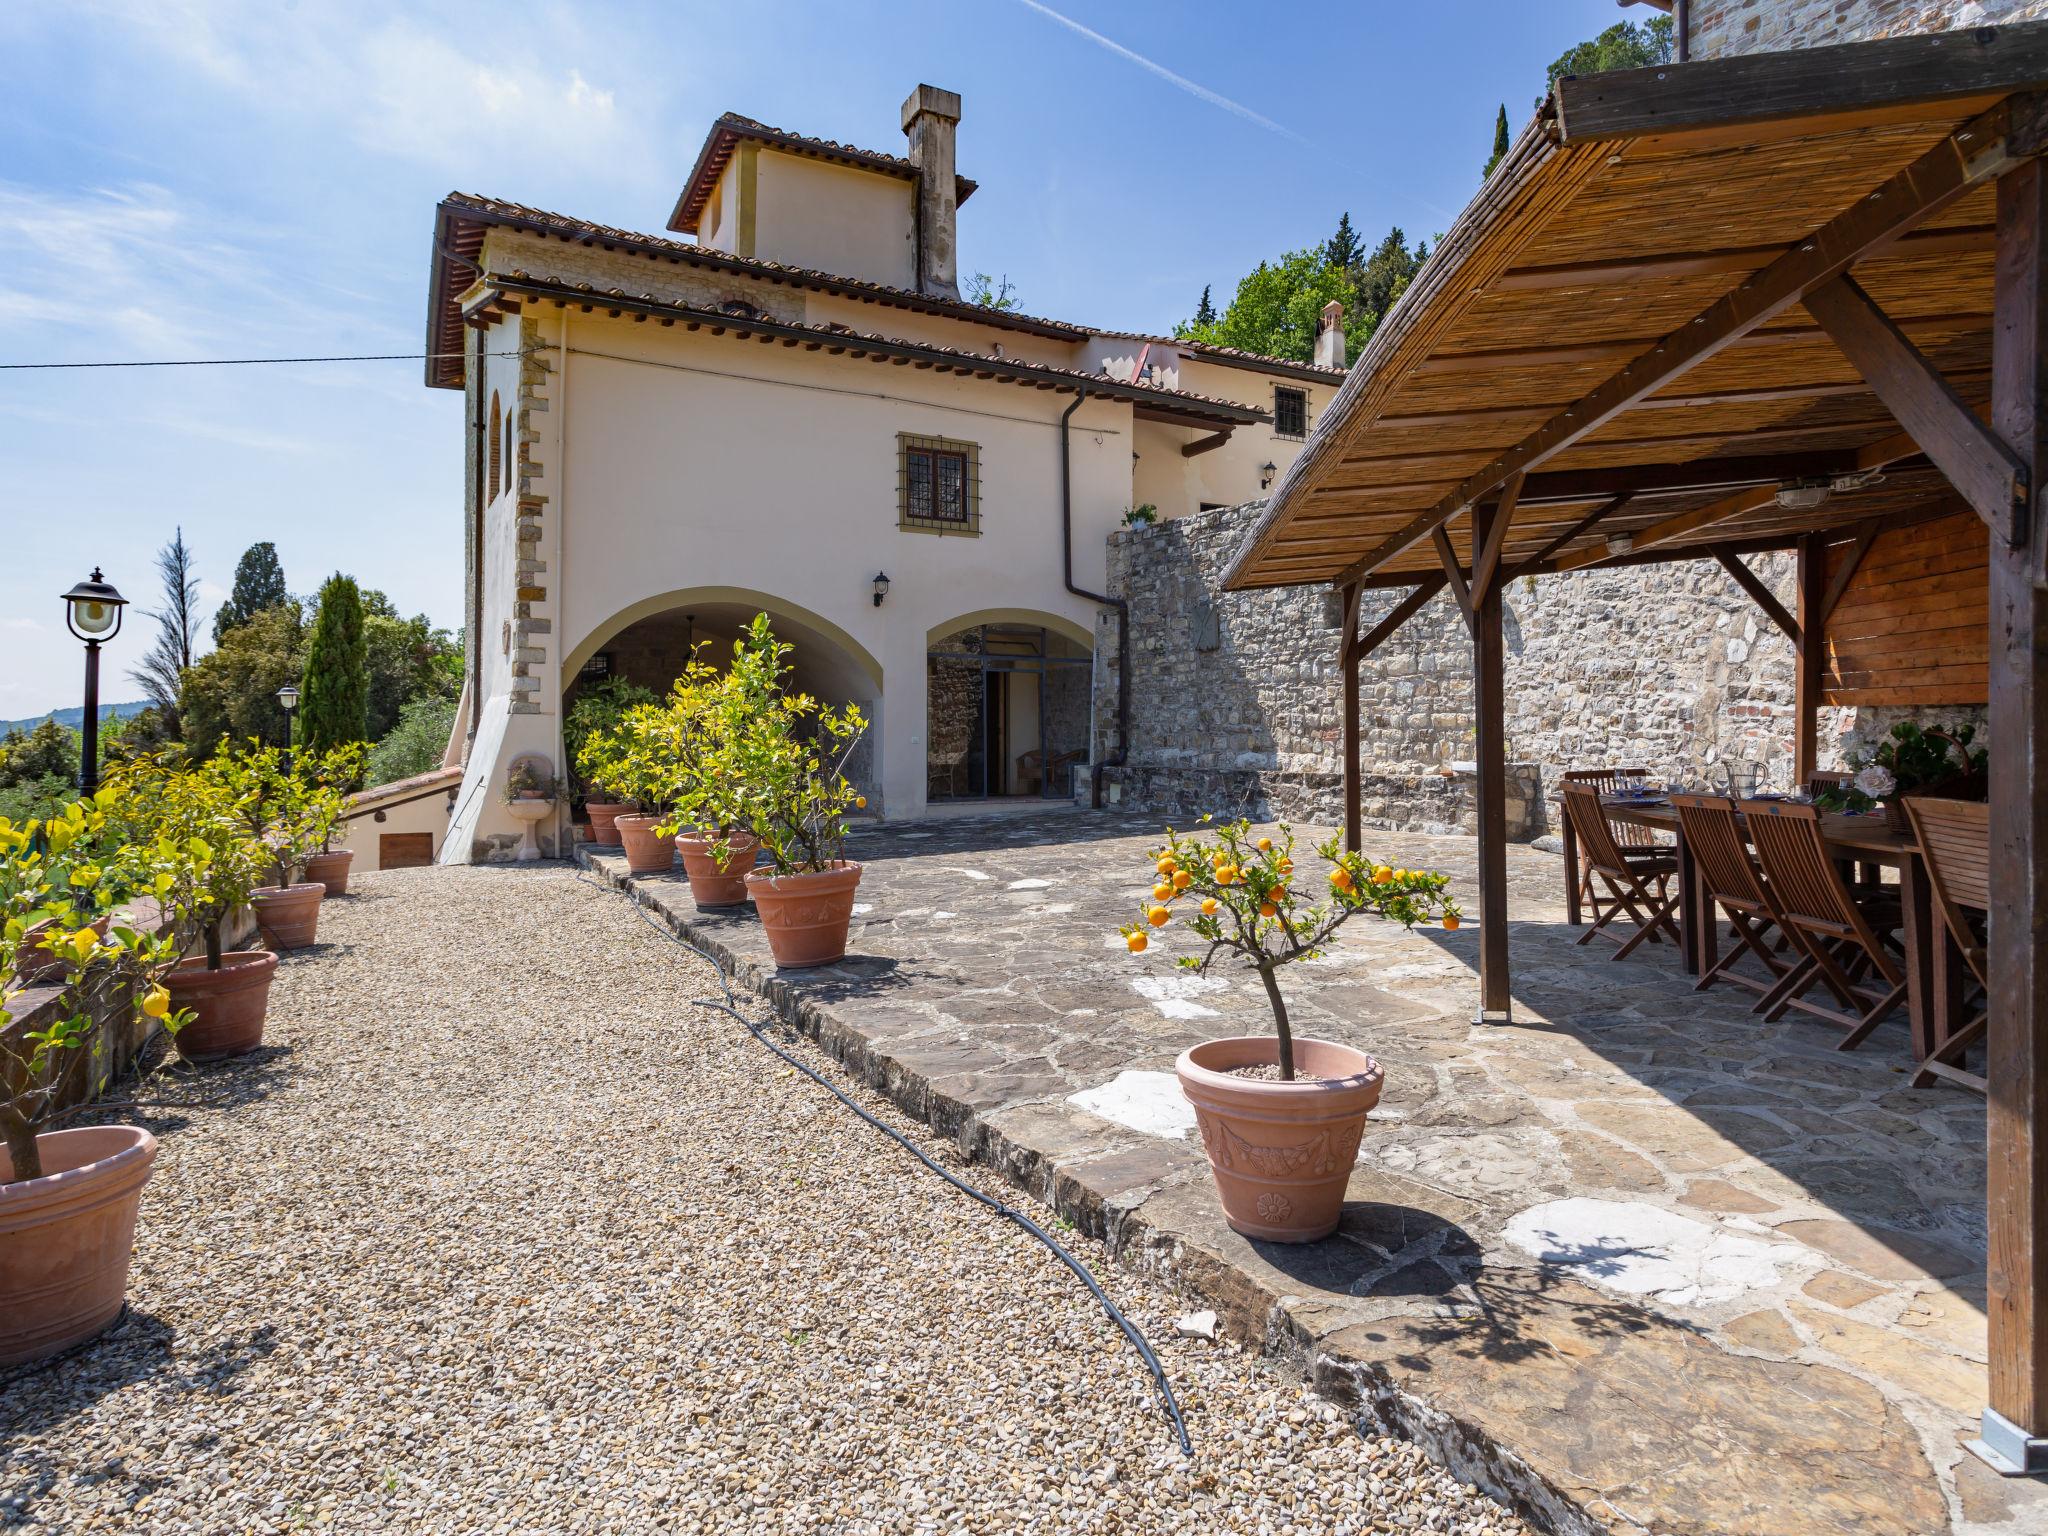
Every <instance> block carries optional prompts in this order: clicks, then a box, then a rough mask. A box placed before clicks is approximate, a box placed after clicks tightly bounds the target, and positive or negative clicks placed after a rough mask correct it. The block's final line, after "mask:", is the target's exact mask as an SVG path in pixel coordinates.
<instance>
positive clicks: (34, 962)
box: [14, 912, 113, 983]
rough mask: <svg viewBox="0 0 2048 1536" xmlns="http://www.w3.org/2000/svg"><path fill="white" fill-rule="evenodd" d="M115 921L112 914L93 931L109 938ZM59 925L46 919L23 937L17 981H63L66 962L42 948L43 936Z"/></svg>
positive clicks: (15, 964)
mask: <svg viewBox="0 0 2048 1536" xmlns="http://www.w3.org/2000/svg"><path fill="white" fill-rule="evenodd" d="M112 920H113V914H112V913H111V912H110V913H108V914H107V915H106V916H105V917H102V918H100V919H98V920H97V921H96V922H94V923H93V925H92V931H93V932H94V933H96V934H98V935H99V936H100V937H101V938H103V939H104V938H105V937H106V936H107V924H108V923H109V922H111V921H112ZM56 925H57V919H55V918H54V917H46V918H44V919H43V920H42V921H41V922H40V923H32V924H30V925H29V927H28V928H27V929H25V930H24V931H23V933H22V935H21V948H20V950H19V951H18V952H17V953H16V954H15V957H14V978H15V980H17V981H20V982H24V983H28V982H45V981H48V982H54V981H59V980H62V979H63V976H64V962H63V961H62V960H59V959H58V958H57V957H56V956H55V955H53V954H51V953H50V952H49V951H48V950H47V949H44V948H43V947H42V939H43V935H44V934H46V933H48V932H49V931H50V930H51V929H52V928H54V927H55V926H56Z"/></svg>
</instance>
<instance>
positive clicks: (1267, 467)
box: [1259, 459, 1280, 491]
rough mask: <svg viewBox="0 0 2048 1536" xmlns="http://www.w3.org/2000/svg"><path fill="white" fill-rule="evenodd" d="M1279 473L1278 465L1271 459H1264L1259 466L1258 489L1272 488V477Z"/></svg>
mask: <svg viewBox="0 0 2048 1536" xmlns="http://www.w3.org/2000/svg"><path fill="white" fill-rule="evenodd" d="M1279 473H1280V466H1279V465H1278V464H1275V463H1274V462H1273V461H1272V460H1271V459H1268V460H1266V462H1265V463H1263V464H1261V465H1260V466H1259V489H1260V490H1262V491H1270V490H1271V489H1272V488H1273V477H1274V476H1275V475H1277V474H1279Z"/></svg>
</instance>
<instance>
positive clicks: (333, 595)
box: [299, 572, 370, 752]
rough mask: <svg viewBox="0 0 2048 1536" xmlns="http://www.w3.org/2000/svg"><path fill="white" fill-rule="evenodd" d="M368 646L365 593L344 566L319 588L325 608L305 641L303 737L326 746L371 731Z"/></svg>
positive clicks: (314, 748)
mask: <svg viewBox="0 0 2048 1536" xmlns="http://www.w3.org/2000/svg"><path fill="white" fill-rule="evenodd" d="M369 714H370V669H369V652H368V646H367V643H366V642H365V640H364V636H363V595H362V593H361V591H359V590H358V589H357V587H356V583H355V578H354V577H352V576H343V575H341V574H340V573H339V572H337V573H336V574H335V575H333V576H330V577H328V578H327V581H326V583H325V585H323V586H322V587H321V588H320V611H319V613H318V614H317V615H316V616H315V617H314V619H313V636H312V639H311V640H309V641H308V642H307V645H306V675H305V678H304V680H303V681H302V682H301V683H300V685H299V742H300V745H302V746H303V747H304V748H305V749H306V750H307V751H309V752H326V751H329V750H331V749H332V748H335V747H339V746H344V745H346V744H347V743H349V742H352V741H362V740H363V739H364V738H365V737H366V736H367V735H368V734H369Z"/></svg>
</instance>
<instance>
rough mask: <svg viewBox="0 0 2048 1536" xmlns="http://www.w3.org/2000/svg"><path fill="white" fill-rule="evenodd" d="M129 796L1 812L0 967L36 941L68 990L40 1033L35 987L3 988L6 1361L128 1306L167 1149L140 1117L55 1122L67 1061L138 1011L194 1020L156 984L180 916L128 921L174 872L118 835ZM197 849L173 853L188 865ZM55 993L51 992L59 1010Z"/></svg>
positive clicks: (0, 1191)
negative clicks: (132, 906) (133, 1121)
mask: <svg viewBox="0 0 2048 1536" xmlns="http://www.w3.org/2000/svg"><path fill="white" fill-rule="evenodd" d="M121 793H122V792H121V791H120V790H119V789H118V788H115V787H112V786H109V787H108V788H105V789H102V790H100V791H99V793H98V794H96V795H94V796H93V797H92V798H91V799H89V800H80V801H77V802H75V803H74V804H72V805H70V806H67V807H66V808H65V809H63V810H62V811H60V812H59V813H57V814H56V815H54V816H52V817H50V818H48V819H47V820H45V821H29V822H26V823H23V824H20V825H17V824H15V823H13V822H10V821H8V820H6V819H5V818H0V977H6V976H8V975H10V974H13V973H15V972H16V971H17V969H18V968H19V962H20V960H21V958H22V951H23V949H24V946H30V947H32V948H33V949H34V950H36V951H38V952H39V955H40V958H41V960H42V961H43V962H44V964H43V966H42V967H41V980H42V981H43V982H44V983H45V984H47V985H50V986H54V987H55V988H57V989H58V990H57V992H56V993H55V997H56V999H57V1002H56V1005H55V1008H54V1012H53V1013H48V1014H44V1016H43V1017H44V1021H43V1022H42V1026H41V1027H40V1028H34V1027H31V1024H32V1022H33V1020H32V1018H31V1016H28V1015H24V1016H23V1017H22V1018H20V1019H19V1020H17V1019H16V1017H15V1016H14V1012H13V1010H14V1009H15V1008H17V1007H18V1006H19V1005H20V1002H21V999H22V993H21V992H18V991H16V992H11V993H10V992H8V991H7V990H6V989H5V988H4V987H0V1132H4V1139H5V1145H4V1149H0V1366H9V1365H15V1364H19V1363H20V1362H22V1361H26V1360H34V1359H39V1358H41V1357H43V1356H46V1355H51V1354H55V1353H57V1352H59V1351H61V1350H64V1349H67V1348H69V1347H70V1346H72V1345H74V1344H78V1343H82V1342H83V1341H84V1340H86V1339H89V1338H91V1337H92V1336H93V1335H94V1334H96V1333H98V1332H99V1331H100V1330H101V1329H103V1328H105V1327H106V1326H107V1325H108V1324H109V1323H110V1322H112V1321H113V1320H114V1318H115V1317H116V1316H117V1315H118V1314H119V1313H120V1310H121V1302H122V1299H123V1297H124V1296H125V1295H126V1293H127V1288H128V1257H129V1254H130V1252H131V1251H132V1250H133V1248H134V1243H135V1219H136V1213H137V1211H138V1210H139V1209H140V1207H141V1203H142V1188H143V1185H144V1184H145V1183H147V1182H148V1179H149V1174H150V1168H151V1165H152V1164H153V1163H154V1162H155V1160H156V1138H155V1137H153V1136H151V1135H150V1134H149V1132H148V1131H145V1130H143V1129H142V1128H141V1127H140V1126H133V1125H96V1126H82V1127H77V1128H74V1129H70V1130H61V1129H56V1128H55V1124H54V1122H55V1120H56V1105H57V1102H58V1096H59V1093H60V1092H61V1090H62V1088H63V1085H64V1082H65V1072H64V1070H63V1069H64V1063H65V1059H66V1058H67V1057H70V1056H72V1055H74V1054H75V1053H77V1052H80V1051H85V1052H89V1053H90V1054H91V1055H92V1056H93V1057H94V1058H95V1060H97V1058H98V1057H99V1055H100V1053H101V1051H102V1049H103V1046H104V1042H105V1040H106V1039H107V1038H108V1032H109V1031H118V1030H120V1029H122V1028H125V1027H126V1024H127V1023H128V1022H130V1021H132V1019H133V1017H134V1014H133V1012H132V1011H131V1010H135V1009H140V1010H141V1012H142V1013H143V1014H144V1015H146V1016H148V1017H150V1018H153V1019H157V1020H160V1021H162V1023H163V1024H164V1026H165V1027H166V1028H167V1029H169V1030H171V1031H172V1032H173V1033H175V1032H176V1031H177V1030H178V1029H179V1028H180V1026H181V1025H182V1024H183V1023H184V1022H185V1021H186V1018H187V1017H188V1016H187V1015H185V1014H183V1013H181V1012H177V1011H174V1010H173V1009H172V1008H171V1006H170V1002H171V999H170V995H169V994H168V993H167V992H166V991H165V990H164V988H163V987H162V986H161V985H159V984H158V980H157V978H158V977H160V976H161V975H162V974H163V973H164V971H165V970H166V969H167V968H168V967H169V966H170V965H171V964H173V963H174V962H175V961H176V959H177V954H178V941H177V938H176V937H175V925H168V926H170V927H171V929H172V931H171V932H157V931H150V932H144V931H141V930H139V929H137V928H135V927H133V926H131V925H130V924H129V923H128V922H127V921H126V919H127V917H128V913H127V911H126V910H125V902H126V901H127V899H128V897H129V895H130V894H131V893H138V892H139V893H141V894H149V893H154V894H157V895H159V896H161V895H163V894H165V893H167V892H168V891H169V890H170V889H171V888H172V886H173V885H174V883H175V876H174V873H173V870H172V868H171V867H169V866H167V865H165V864H164V863H163V862H161V861H154V867H152V859H149V858H142V857H138V856H137V852H136V850H134V849H129V848H122V847H121V846H119V845H118V843H117V841H116V839H115V836H114V826H115V824H114V823H113V822H111V821H110V818H109V816H108V814H107V811H108V808H109V807H110V806H111V805H114V804H115V803H116V802H117V801H118V800H119V799H120V797H121ZM183 857H184V855H183V853H182V851H181V850H173V851H172V861H173V863H175V862H177V861H181V860H182V859H183ZM48 996H49V994H40V993H39V994H37V1002H38V1003H40V1004H41V1005H42V1008H44V1009H48V1008H49V1006H50V1005H49V1002H48Z"/></svg>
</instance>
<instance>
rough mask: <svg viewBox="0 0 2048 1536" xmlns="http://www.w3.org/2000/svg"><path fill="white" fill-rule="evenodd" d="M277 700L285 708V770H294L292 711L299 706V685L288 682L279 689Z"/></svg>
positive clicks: (287, 771) (288, 771)
mask: <svg viewBox="0 0 2048 1536" xmlns="http://www.w3.org/2000/svg"><path fill="white" fill-rule="evenodd" d="M277 702H278V703H279V704H280V705H281V706H283V708H284V771H285V772H286V773H290V772H291V771H292V711H293V710H295V709H297V708H298V707H299V685H298V684H297V683H286V684H285V685H284V686H283V687H282V688H280V689H278V690H277Z"/></svg>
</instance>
